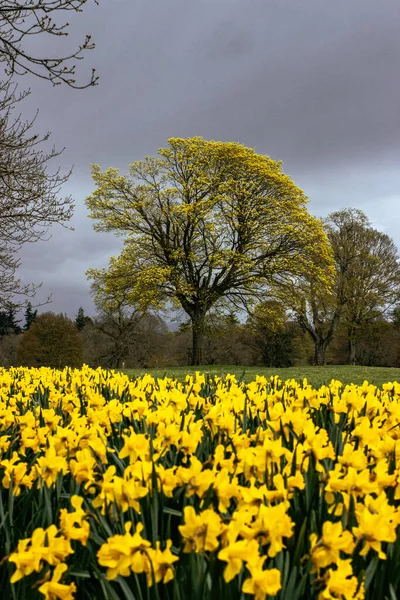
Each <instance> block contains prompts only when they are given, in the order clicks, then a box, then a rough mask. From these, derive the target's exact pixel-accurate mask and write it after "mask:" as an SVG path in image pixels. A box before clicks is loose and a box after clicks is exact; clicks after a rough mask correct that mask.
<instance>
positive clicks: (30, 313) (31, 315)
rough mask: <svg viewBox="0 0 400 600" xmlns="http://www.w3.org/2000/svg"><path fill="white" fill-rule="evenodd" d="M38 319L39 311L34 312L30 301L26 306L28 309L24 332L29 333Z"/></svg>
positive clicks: (26, 310)
mask: <svg viewBox="0 0 400 600" xmlns="http://www.w3.org/2000/svg"><path fill="white" fill-rule="evenodd" d="M36 317H37V310H33V308H32V303H31V302H29V301H28V302H27V304H26V309H25V324H24V326H23V330H24V331H28V329H29V328H30V326H31V325H32V323H33V322H34V320H35V319H36Z"/></svg>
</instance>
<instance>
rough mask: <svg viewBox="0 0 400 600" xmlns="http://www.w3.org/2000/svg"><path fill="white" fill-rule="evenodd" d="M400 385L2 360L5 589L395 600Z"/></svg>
mask: <svg viewBox="0 0 400 600" xmlns="http://www.w3.org/2000/svg"><path fill="white" fill-rule="evenodd" d="M399 440H400V384H398V383H387V384H384V385H383V386H382V388H380V389H378V388H376V387H374V386H373V385H369V384H368V383H367V382H365V383H364V384H363V385H362V386H356V385H348V386H343V385H342V384H341V383H340V382H339V381H332V382H331V383H330V385H329V386H322V387H321V388H319V389H313V388H312V387H311V386H310V385H308V383H307V381H306V380H303V381H302V382H296V381H294V380H289V381H286V382H282V381H280V380H279V379H278V378H277V377H275V378H271V379H266V378H265V377H256V379H255V381H253V382H251V383H249V384H245V383H243V382H240V381H237V380H236V379H235V377H234V376H227V377H226V378H225V379H221V378H219V377H215V378H213V379H211V378H210V379H205V378H204V376H202V375H201V374H199V373H197V374H196V376H194V377H192V376H187V377H186V380H185V382H183V383H180V382H178V381H174V380H172V379H168V378H164V379H154V378H153V377H151V376H150V375H146V376H144V377H142V378H140V379H136V380H134V381H131V380H130V379H129V378H128V377H127V376H126V375H124V374H122V373H116V372H108V371H104V370H101V369H97V370H91V369H89V368H88V367H84V368H83V369H82V370H71V369H65V370H64V371H56V370H51V369H46V368H42V369H27V368H12V369H9V370H6V369H0V482H1V485H0V597H1V598H2V599H4V600H6V599H16V600H25V599H29V600H35V599H43V598H45V599H46V600H55V599H62V600H71V599H82V600H95V599H98V600H120V599H122V600H124V599H125V600H164V599H165V600H186V599H188V598H190V600H253V599H254V600H265V599H267V598H268V599H269V598H278V599H280V600H303V599H304V600H308V599H318V600H325V599H333V598H335V599H343V600H355V599H357V600H359V599H362V598H366V599H367V598H368V599H370V600H384V599H388V600H396V598H397V597H400V539H399V537H400V536H399V524H400V441H399Z"/></svg>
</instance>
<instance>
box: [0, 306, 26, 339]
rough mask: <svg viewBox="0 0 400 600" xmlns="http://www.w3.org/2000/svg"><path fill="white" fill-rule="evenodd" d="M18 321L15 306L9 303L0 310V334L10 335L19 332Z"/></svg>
mask: <svg viewBox="0 0 400 600" xmlns="http://www.w3.org/2000/svg"><path fill="white" fill-rule="evenodd" d="M21 331H22V330H21V327H20V326H19V321H17V316H16V308H15V306H13V305H11V304H9V305H8V306H7V309H6V310H2V311H0V335H12V334H17V333H21Z"/></svg>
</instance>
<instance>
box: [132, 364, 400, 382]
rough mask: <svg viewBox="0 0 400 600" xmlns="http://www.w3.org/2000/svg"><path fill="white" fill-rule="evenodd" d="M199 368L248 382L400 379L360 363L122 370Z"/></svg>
mask: <svg viewBox="0 0 400 600" xmlns="http://www.w3.org/2000/svg"><path fill="white" fill-rule="evenodd" d="M195 371H200V372H201V373H204V374H206V375H211V376H214V375H219V376H221V375H222V376H224V375H227V374H228V373H230V374H234V375H236V377H237V378H238V379H239V378H240V377H243V379H244V381H246V382H249V381H252V380H254V379H255V377H256V375H265V376H266V377H270V376H271V375H279V377H280V378H281V379H282V380H284V381H285V380H287V379H296V380H297V381H301V380H302V379H304V377H306V378H307V380H308V382H309V383H311V384H312V385H313V386H314V387H319V386H320V385H323V384H329V383H330V382H331V381H332V379H336V380H339V381H341V382H342V383H343V384H349V383H356V384H361V383H363V382H364V381H365V380H367V381H368V382H369V383H373V384H374V385H377V386H381V385H382V383H386V382H388V381H392V382H393V381H399V382H400V369H397V368H390V367H360V366H349V365H329V366H325V367H314V366H310V365H305V366H301V367H289V368H287V369H270V368H266V367H243V366H237V365H203V366H200V367H187V366H186V367H163V368H161V369H155V368H150V369H125V370H124V373H126V374H127V375H129V377H131V378H136V377H141V376H142V375H145V374H146V373H150V374H151V375H153V376H154V377H164V376H167V377H171V378H173V379H178V380H181V381H182V380H184V379H185V376H186V375H187V374H192V373H195Z"/></svg>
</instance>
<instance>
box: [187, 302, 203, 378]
mask: <svg viewBox="0 0 400 600" xmlns="http://www.w3.org/2000/svg"><path fill="white" fill-rule="evenodd" d="M204 317H205V315H204V314H203V313H195V314H194V315H193V316H192V317H191V318H192V340H193V341H192V358H191V363H190V364H191V366H197V365H201V364H202V362H203V338H204Z"/></svg>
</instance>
